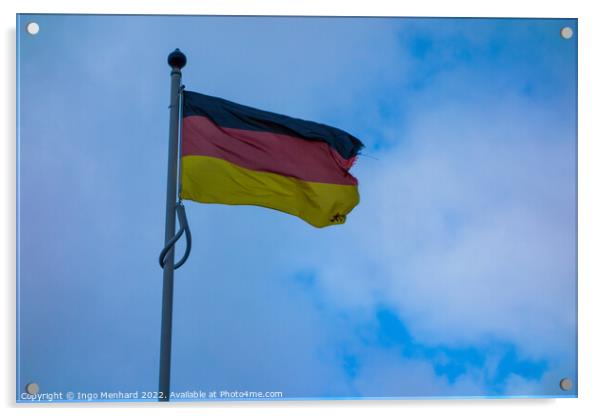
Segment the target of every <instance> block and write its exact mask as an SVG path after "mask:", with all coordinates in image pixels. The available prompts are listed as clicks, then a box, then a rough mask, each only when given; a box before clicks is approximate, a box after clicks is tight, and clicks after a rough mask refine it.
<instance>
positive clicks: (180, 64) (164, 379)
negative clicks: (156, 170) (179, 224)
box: [159, 49, 186, 401]
mask: <svg viewBox="0 0 602 416" xmlns="http://www.w3.org/2000/svg"><path fill="white" fill-rule="evenodd" d="M167 63H168V64H169V66H170V67H171V95H170V101H169V103H170V104H169V109H170V111H169V153H168V158H167V198H166V203H165V244H167V243H168V242H169V241H170V240H171V239H172V237H173V236H174V234H175V228H176V203H177V181H178V177H177V175H178V129H179V126H180V120H179V118H180V86H181V80H182V72H181V71H180V70H181V69H182V68H184V66H185V65H186V55H184V54H183V53H182V52H180V50H179V49H176V50H174V51H173V52H172V53H170V54H169V56H168V57H167ZM174 252H175V248H174V249H172V250H170V252H169V253H168V254H167V256H166V258H165V266H164V267H163V306H162V312H161V355H160V365H159V401H169V394H170V388H169V387H170V386H169V384H170V374H171V333H172V312H173V272H174Z"/></svg>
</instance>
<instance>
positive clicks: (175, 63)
mask: <svg viewBox="0 0 602 416" xmlns="http://www.w3.org/2000/svg"><path fill="white" fill-rule="evenodd" d="M167 63H168V64H169V66H171V67H172V68H173V69H182V68H184V66H185V65H186V55H184V54H183V53H182V51H180V49H178V48H176V50H175V51H173V52H172V53H170V54H169V56H168V57H167Z"/></svg>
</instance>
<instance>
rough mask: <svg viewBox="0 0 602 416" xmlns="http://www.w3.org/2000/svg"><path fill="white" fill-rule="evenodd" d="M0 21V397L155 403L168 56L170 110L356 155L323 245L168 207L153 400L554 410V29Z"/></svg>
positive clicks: (232, 20)
mask: <svg viewBox="0 0 602 416" xmlns="http://www.w3.org/2000/svg"><path fill="white" fill-rule="evenodd" d="M18 20H19V26H18V28H17V31H18V39H19V40H18V41H19V49H18V65H19V85H18V94H19V109H18V110H19V117H20V119H19V135H20V136H19V172H18V177H19V195H18V203H19V262H18V267H19V273H20V275H19V295H20V296H19V311H18V312H19V322H18V332H19V333H18V342H19V346H18V369H17V372H18V374H17V383H18V388H17V391H21V389H22V386H23V385H24V384H25V383H27V382H30V381H35V382H37V383H38V384H39V385H40V388H41V391H42V392H51V391H63V392H66V391H80V392H89V393H92V392H101V391H118V390H121V391H135V390H138V391H154V390H156V389H157V378H158V361H159V360H158V359H159V330H160V316H161V310H160V306H161V287H162V286H161V278H162V273H161V270H160V268H159V266H158V264H157V255H158V253H159V251H160V249H161V248H162V242H163V227H164V215H165V213H164V198H165V176H166V171H165V169H166V163H167V153H166V151H167V124H168V110H167V105H168V99H169V68H168V66H167V64H166V56H167V54H168V53H169V52H170V51H171V50H173V49H174V48H175V47H179V48H180V49H182V50H183V51H184V52H185V53H186V54H187V56H188V65H187V66H186V67H185V68H184V71H183V83H184V84H185V85H186V87H187V88H188V89H190V90H193V91H199V92H203V93H207V94H211V95H218V96H222V97H224V98H227V99H230V100H233V101H238V102H240V103H243V104H246V105H251V106H255V107H259V108H262V109H266V110H271V111H275V112H279V113H284V114H288V115H291V116H296V117H300V118H305V119H310V120H315V121H319V122H323V123H327V124H331V125H334V126H337V127H339V128H342V129H344V130H347V131H349V132H350V133H352V134H354V135H356V136H357V137H359V138H361V140H362V141H363V142H364V143H365V144H366V149H365V150H364V154H363V156H362V157H360V159H359V161H358V163H357V165H356V166H355V167H354V168H353V172H354V175H355V176H356V177H357V178H358V179H359V181H360V195H361V203H360V205H359V206H358V207H357V208H356V209H355V210H354V211H353V212H352V213H351V214H350V215H349V217H348V220H347V223H346V224H345V225H343V226H340V227H329V228H327V229H314V228H312V227H311V226H308V225H307V224H306V223H304V222H303V221H301V220H299V219H298V218H295V217H292V216H288V215H285V214H282V213H279V212H274V211H272V210H267V209H261V208H258V207H231V206H219V205H203V204H197V203H192V202H187V203H186V208H187V213H188V218H189V222H190V225H191V229H192V235H193V251H192V255H191V257H190V259H189V260H188V262H187V263H186V265H185V266H183V267H182V268H181V269H179V270H178V271H177V273H176V280H175V299H174V334H173V364H172V389H173V390H174V391H186V390H193V389H197V390H198V389H202V390H205V391H211V390H217V391H219V390H224V389H225V390H237V389H238V390H250V391H282V392H283V393H284V396H285V398H319V397H416V396H420V397H441V396H497V395H513V396H514V395H519V396H524V395H528V396H567V395H568V396H571V395H575V394H576V383H574V387H573V389H572V390H570V391H568V392H562V391H561V390H560V389H559V388H558V382H559V380H560V379H561V378H562V377H570V378H572V379H573V380H574V381H576V376H577V367H576V359H577V358H576V228H575V225H576V202H575V201H576V76H577V73H576V69H577V68H576V54H577V47H576V41H577V40H576V36H575V37H573V39H570V40H565V39H562V38H561V37H560V35H559V31H560V29H561V28H562V27H563V26H567V25H568V26H571V27H572V28H573V30H574V32H575V34H576V33H577V27H576V24H577V23H576V20H554V19H552V20H521V19H506V20H503V19H415V18H412V19H397V18H370V19H359V18H354V19H349V18H267V17H266V18H257V17H254V18H244V17H184V16H180V17H161V16H154V17H150V16H146V17H140V16H122V17H109V16H103V17H99V16H75V15H73V16H61V15H42V16H33V15H23V16H21V17H19V18H18ZM30 20H35V21H36V22H38V23H39V24H40V32H39V34H38V35H36V36H29V35H27V33H26V32H25V29H24V26H25V24H26V23H27V22H29V21H30Z"/></svg>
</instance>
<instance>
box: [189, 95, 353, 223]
mask: <svg viewBox="0 0 602 416" xmlns="http://www.w3.org/2000/svg"><path fill="white" fill-rule="evenodd" d="M362 147H363V145H362V143H361V142H360V141H359V140H358V139H357V138H355V137H353V136H352V135H350V134H349V133H346V132H344V131H342V130H339V129H337V128H334V127H330V126H326V125H324V124H319V123H314V122H311V121H305V120H300V119H296V118H292V117H288V116H284V115H280V114H275V113H271V112H267V111H262V110H258V109H255V108H251V107H247V106H243V105H240V104H236V103H233V102H230V101H226V100H224V99H221V98H217V97H211V96H208V95H203V94H199V93H195V92H190V91H184V98H183V120H182V147H181V155H182V164H181V174H182V182H181V183H182V190H181V197H182V198H183V199H189V200H193V201H198V202H205V203H217V204H230V205H257V206H262V207H267V208H272V209H276V210H279V211H283V212H286V213H288V214H292V215H295V216H297V217H300V218H301V219H303V220H305V221H307V222H308V223H310V224H311V225H313V226H315V227H325V226H328V225H333V224H342V223H344V222H345V219H346V216H347V214H349V212H351V210H352V209H353V208H354V207H355V206H356V205H357V204H358V203H359V193H358V188H357V185H358V183H357V179H356V178H354V177H353V176H352V175H351V174H350V173H349V169H350V168H351V166H352V165H353V162H354V161H355V159H356V157H357V154H358V151H359V150H360V149H361V148H362Z"/></svg>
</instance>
